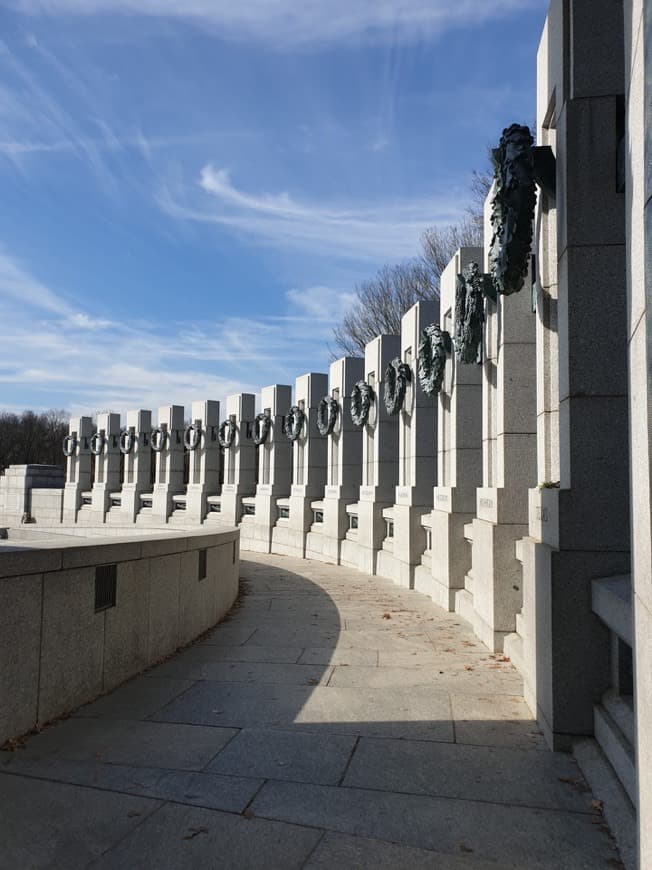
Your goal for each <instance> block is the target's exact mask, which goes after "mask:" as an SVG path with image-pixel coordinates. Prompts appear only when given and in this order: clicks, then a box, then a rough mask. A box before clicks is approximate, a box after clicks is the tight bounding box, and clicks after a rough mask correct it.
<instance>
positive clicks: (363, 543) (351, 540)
mask: <svg viewBox="0 0 652 870" xmlns="http://www.w3.org/2000/svg"><path fill="white" fill-rule="evenodd" d="M400 354H401V339H400V337H399V336H398V335H379V336H378V337H377V338H374V339H372V340H371V341H370V342H369V343H368V344H367V345H366V347H365V359H364V381H365V382H366V383H367V384H368V385H369V387H370V388H371V390H372V392H373V399H372V402H371V407H370V409H369V417H368V420H367V423H366V424H364V425H363V426H362V427H361V429H360V431H361V433H362V482H361V486H360V492H359V496H358V503H357V505H350V506H349V507H348V508H347V512H348V513H349V516H354V517H355V518H356V520H357V528H352V527H351V528H349V530H348V531H347V533H346V539H345V540H343V541H342V547H341V555H340V561H341V562H342V563H343V564H346V565H351V566H352V567H354V568H359V569H360V570H361V571H365V572H366V573H367V574H375V573H376V562H377V559H378V551H379V550H380V549H381V547H382V544H383V540H384V538H385V536H386V534H387V523H386V521H385V519H384V518H383V510H386V509H391V507H392V505H393V504H394V496H395V492H396V486H397V484H398V426H399V418H398V416H392V415H390V414H388V413H387V409H386V408H385V403H384V402H383V400H382V396H381V384H382V380H383V374H384V372H385V369H386V368H387V366H388V365H389V364H390V362H391V361H392V360H393V359H394V358H395V357H397V356H400ZM345 402H347V403H349V402H350V394H349V397H347V398H345Z"/></svg>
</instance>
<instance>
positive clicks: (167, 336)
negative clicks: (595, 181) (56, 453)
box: [0, 0, 546, 413]
mask: <svg viewBox="0 0 652 870" xmlns="http://www.w3.org/2000/svg"><path fill="white" fill-rule="evenodd" d="M545 9H546V3H545V2H542V0H492V2H489V3H488V2H486V0H457V2H454V3H451V2H450V0H391V2H388V0H275V2H273V3H272V2H270V0H238V2H237V3H236V2H233V0H0V190H1V191H2V208H0V317H2V323H3V336H4V337H3V341H2V342H0V384H1V388H2V392H1V394H0V406H2V407H3V408H9V409H18V410H21V409H23V408H27V407H31V408H36V409H41V408H49V407H64V408H67V409H68V410H69V411H71V412H73V413H74V412H76V413H87V412H94V411H96V410H98V409H99V410H104V409H111V410H115V411H120V412H124V411H126V410H127V409H128V408H136V407H145V408H156V407H158V406H159V405H162V404H169V403H173V402H174V403H180V404H185V405H186V406H188V405H189V404H190V402H191V401H192V400H193V399H198V398H218V399H223V398H224V397H225V396H226V395H227V394H229V393H233V392H238V391H240V390H250V391H253V392H256V391H257V390H258V389H259V388H260V387H261V386H264V385H265V384H269V383H276V382H278V383H293V382H294V378H295V377H296V376H297V375H298V374H301V373H302V372H305V371H309V370H312V371H315V370H316V371H325V370H327V369H326V366H327V364H328V361H329V348H328V342H329V340H330V332H331V325H332V323H333V321H334V320H336V319H337V317H338V312H340V311H341V310H342V307H343V306H346V304H347V302H348V301H349V300H350V298H351V293H352V291H353V288H354V286H355V283H356V282H357V281H360V280H364V279H365V278H368V277H371V276H372V275H373V274H374V273H375V271H376V269H377V268H378V267H380V266H381V265H383V264H384V263H392V262H397V261H400V260H403V259H407V258H409V257H411V256H413V255H415V254H417V253H418V250H419V237H420V235H421V233H422V231H423V230H424V229H425V228H426V227H427V226H430V225H434V224H442V225H445V224H448V223H451V222H454V221H455V220H457V219H458V218H459V217H460V216H461V215H462V214H463V212H464V208H465V205H466V204H467V201H468V198H469V194H468V183H469V178H470V174H471V172H472V170H473V169H474V168H482V167H483V166H484V161H485V160H486V147H487V145H488V144H491V143H493V142H495V141H496V140H497V138H498V137H499V135H500V132H501V130H502V128H503V127H504V126H505V125H507V124H509V123H511V122H512V121H521V122H526V123H527V122H530V121H531V120H532V119H533V118H534V114H535V106H534V100H535V56H536V46H537V43H538V39H539V35H540V32H541V28H542V25H543V20H544V15H545Z"/></svg>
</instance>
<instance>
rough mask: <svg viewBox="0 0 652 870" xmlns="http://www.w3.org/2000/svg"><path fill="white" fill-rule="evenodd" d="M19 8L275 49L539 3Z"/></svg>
mask: <svg viewBox="0 0 652 870" xmlns="http://www.w3.org/2000/svg"><path fill="white" fill-rule="evenodd" d="M10 2H11V6H12V7H13V8H14V9H17V10H19V11H21V12H25V13H29V14H33V15H37V14H43V13H45V14H57V13H67V14H72V15H84V16H88V15H93V14H98V13H123V14H128V15H141V16H158V17H165V18H174V19H183V20H186V21H189V22H193V23H197V24H199V25H201V26H203V27H209V28H213V29H214V30H216V31H217V32H218V33H219V34H220V35H222V36H225V37H227V38H232V39H256V40H261V41H264V42H265V43H270V42H271V43H273V44H276V45H278V46H287V45H293V44H294V45H302V44H309V43H325V42H326V43H328V42H336V41H342V40H349V39H354V38H358V39H359V38H362V39H367V40H374V39H379V38H380V39H390V40H392V41H395V40H413V39H423V38H424V37H429V36H434V35H438V34H441V33H443V32H445V31H446V30H448V29H450V28H451V27H459V26H466V25H479V24H482V23H483V22H485V21H487V20H490V19H495V18H501V17H504V16H507V15H511V14H513V13H516V12H520V11H522V10H524V9H528V8H540V6H541V3H540V2H537V0H492V2H486V0H457V2H455V3H451V2H450V0H401V2H396V0H355V2H351V0H328V2H325V0H303V2H297V0H275V2H273V3H272V2H270V0H239V2H237V3H236V2H233V0H10Z"/></svg>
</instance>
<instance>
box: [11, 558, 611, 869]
mask: <svg viewBox="0 0 652 870" xmlns="http://www.w3.org/2000/svg"><path fill="white" fill-rule="evenodd" d="M241 574H242V578H243V596H242V598H241V600H240V602H239V604H238V605H237V606H236V608H235V609H234V610H233V612H232V615H231V616H230V617H229V619H228V620H227V621H225V622H223V623H222V624H221V625H219V626H218V627H217V628H216V629H214V630H213V631H212V632H211V633H210V634H209V635H208V636H206V637H204V638H203V639H202V640H201V641H199V642H198V643H196V644H195V645H194V646H192V647H190V648H188V649H186V650H184V651H183V652H181V653H179V654H178V655H177V656H175V657H174V658H173V659H171V660H169V661H167V662H165V663H163V664H161V665H159V666H157V667H156V668H153V669H152V670H150V671H148V672H147V674H145V675H143V676H141V677H138V678H136V679H134V680H132V681H131V682H129V683H127V684H126V685H124V686H122V687H121V688H119V689H118V690H116V691H115V692H113V693H112V694H110V695H108V696H106V697H104V698H102V699H100V700H99V701H97V702H95V703H94V704H91V705H89V706H87V707H85V708H82V709H81V710H79V711H78V712H77V714H76V715H75V716H73V717H72V718H70V719H68V720H66V721H65V722H61V723H59V724H57V725H55V726H53V727H51V728H48V729H47V730H46V731H44V732H43V733H42V734H40V735H37V736H35V737H33V738H31V739H30V740H29V742H28V745H27V746H26V748H24V749H21V750H18V751H15V752H3V753H0V840H1V842H2V849H1V850H0V868H3V870H4V868H7V870H9V868H11V870H17V868H20V870H22V868H45V867H48V868H66V870H73V868H83V867H93V868H101V870H108V868H114V870H117V868H120V870H125V868H170V870H185V868H197V867H201V868H204V870H205V868H220V870H223V868H283V870H285V868H302V867H306V868H313V870H315V868H366V867H369V868H402V867H409V868H411V870H420V868H440V870H489V868H494V870H496V868H498V867H500V868H513V870H516V868H518V870H526V868H533V870H543V868H546V870H562V868H573V870H575V868H577V870H579V868H582V870H584V868H586V870H595V868H609V867H611V868H614V867H618V866H621V865H620V863H619V861H618V856H617V852H616V850H615V847H614V845H613V842H612V840H611V837H610V836H609V833H608V830H607V829H606V826H605V825H604V823H603V820H602V816H601V814H600V808H599V805H598V804H597V802H593V801H592V797H591V794H590V792H589V790H588V789H587V788H586V786H585V784H584V781H583V779H582V777H581V774H580V772H579V770H578V768H577V766H576V765H575V763H574V761H573V759H572V758H571V757H569V756H567V755H562V754H554V753H551V752H549V751H548V750H547V749H546V747H545V744H544V742H543V738H542V736H541V735H540V733H539V731H538V729H537V726H536V722H534V721H533V720H532V718H531V716H530V714H529V711H528V710H527V708H526V706H525V704H524V702H523V700H522V698H521V695H520V692H521V683H520V679H519V677H518V674H517V673H516V671H515V670H514V668H513V667H512V665H511V664H510V663H509V662H508V661H503V660H501V658H502V657H500V656H492V655H490V654H489V653H488V652H487V650H486V648H485V647H483V646H482V645H481V644H480V642H479V641H477V639H476V638H475V637H474V636H473V634H472V633H471V632H470V630H469V629H468V627H466V626H465V625H464V623H462V622H461V621H460V620H459V618H458V617H456V616H455V615H453V614H447V613H444V612H443V611H441V610H440V609H439V608H437V607H436V606H435V605H433V604H432V602H430V601H429V600H428V599H426V598H425V596H422V595H419V594H418V593H414V592H407V591H406V590H401V589H399V588H397V587H396V586H394V585H393V584H392V583H390V582H388V581H383V580H381V579H379V578H374V577H368V576H366V575H364V574H360V573H358V572H356V571H351V570H349V569H345V568H341V567H337V568H336V567H332V566H326V565H322V564H320V563H316V562H309V561H301V560H297V559H290V558H286V557H281V556H256V555H254V554H249V553H245V554H244V555H243V562H242V571H241Z"/></svg>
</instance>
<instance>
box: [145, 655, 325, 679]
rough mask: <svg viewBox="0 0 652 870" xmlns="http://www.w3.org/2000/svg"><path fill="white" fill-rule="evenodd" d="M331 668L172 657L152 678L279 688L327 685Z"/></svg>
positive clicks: (160, 666) (153, 672)
mask: <svg viewBox="0 0 652 870" xmlns="http://www.w3.org/2000/svg"><path fill="white" fill-rule="evenodd" d="M332 672H333V669H332V668H329V667H322V666H321V665H303V664H298V665H296V664H278V663H274V662H211V661H192V659H188V658H185V659H179V658H175V659H173V660H172V661H169V662H166V663H165V664H163V665H159V666H158V667H157V668H155V669H154V670H153V671H152V672H151V674H152V676H156V677H162V676H164V677H176V678H178V679H186V680H216V681H218V682H221V683H224V682H226V683H270V684H273V685H281V686H316V685H318V684H320V683H327V682H328V681H329V679H330V677H331V674H332Z"/></svg>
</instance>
